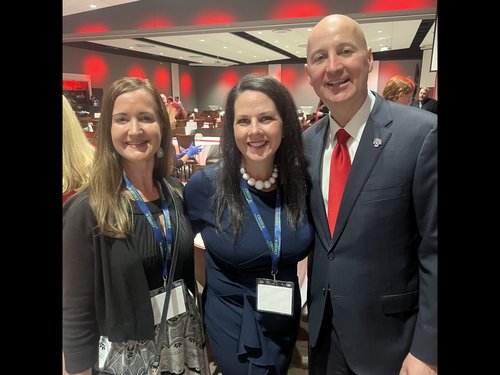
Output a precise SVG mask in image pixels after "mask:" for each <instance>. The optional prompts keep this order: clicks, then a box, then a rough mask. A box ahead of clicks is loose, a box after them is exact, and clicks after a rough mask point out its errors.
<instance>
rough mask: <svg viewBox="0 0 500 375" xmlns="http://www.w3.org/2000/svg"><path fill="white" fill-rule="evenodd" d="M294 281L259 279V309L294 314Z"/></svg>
mask: <svg viewBox="0 0 500 375" xmlns="http://www.w3.org/2000/svg"><path fill="white" fill-rule="evenodd" d="M293 288H294V285H293V282H291V281H279V280H272V279H263V278H258V279H257V311H261V312H271V313H275V314H282V315H293Z"/></svg>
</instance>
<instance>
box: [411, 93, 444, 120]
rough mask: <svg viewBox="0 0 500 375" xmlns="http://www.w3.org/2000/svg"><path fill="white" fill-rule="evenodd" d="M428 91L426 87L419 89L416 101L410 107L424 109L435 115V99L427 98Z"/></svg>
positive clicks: (436, 103)
mask: <svg viewBox="0 0 500 375" xmlns="http://www.w3.org/2000/svg"><path fill="white" fill-rule="evenodd" d="M429 90H430V89H429V88H428V87H421V88H420V91H419V92H418V100H415V101H414V102H413V103H412V106H414V107H418V108H421V109H425V110H426V111H429V112H432V113H435V114H436V115H437V113H438V102H437V100H436V99H432V98H431V97H429Z"/></svg>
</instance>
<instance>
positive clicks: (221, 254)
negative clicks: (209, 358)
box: [184, 165, 314, 375]
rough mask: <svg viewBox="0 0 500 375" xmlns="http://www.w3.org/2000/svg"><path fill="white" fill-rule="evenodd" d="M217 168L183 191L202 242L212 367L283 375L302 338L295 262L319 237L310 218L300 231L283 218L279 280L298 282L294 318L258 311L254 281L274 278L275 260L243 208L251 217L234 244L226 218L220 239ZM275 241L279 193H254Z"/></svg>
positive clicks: (230, 374) (228, 372)
mask: <svg viewBox="0 0 500 375" xmlns="http://www.w3.org/2000/svg"><path fill="white" fill-rule="evenodd" d="M215 178H216V166H215V165H213V166H208V167H206V168H204V169H202V170H200V171H198V172H196V173H195V174H194V175H193V176H192V177H191V179H190V180H189V182H188V183H187V185H186V187H185V190H184V202H185V205H186V213H187V214H188V216H189V218H190V220H191V223H192V226H193V231H194V232H195V233H198V232H201V236H202V238H203V241H204V243H205V249H206V254H205V261H206V285H205V289H204V291H203V301H204V303H203V305H204V309H203V311H204V317H205V325H206V330H207V334H208V339H209V341H210V347H211V350H212V353H213V355H214V357H215V361H216V363H217V365H218V366H219V368H220V370H221V371H222V373H223V374H224V375H240V374H248V375H255V374H259V375H260V374H268V375H271V374H274V375H275V374H280V375H281V374H286V373H287V368H288V365H289V363H290V360H291V357H292V353H293V349H294V346H295V342H296V339H297V334H298V327H299V319H300V309H301V299H300V290H299V285H298V278H297V262H299V261H300V260H301V259H304V258H305V257H306V256H307V255H308V254H309V251H310V249H311V247H312V244H313V240H314V232H313V227H312V224H311V222H310V221H309V218H308V216H307V215H306V217H305V218H304V220H303V221H302V222H301V224H300V225H299V227H298V228H297V231H296V232H292V231H291V229H290V227H289V226H288V225H287V220H286V212H285V211H284V210H283V211H282V214H281V231H282V235H281V240H282V245H281V258H280V261H279V264H278V273H277V275H276V279H277V280H286V281H292V282H293V283H294V285H295V286H294V303H293V315H292V316H287V315H281V314H273V313H267V312H266V313H264V312H258V311H256V310H255V290H256V279H257V278H259V277H262V278H272V276H271V254H270V252H269V248H268V247H267V245H266V242H265V240H264V237H263V235H262V232H261V231H260V229H259V227H258V226H257V223H256V222H255V218H254V216H253V214H252V211H251V210H250V208H249V206H248V204H247V203H246V201H244V202H245V203H244V207H245V209H246V211H247V218H246V221H245V222H244V225H243V230H242V231H241V233H240V236H239V237H238V238H235V236H234V234H233V231H232V226H231V225H230V221H229V217H228V216H227V211H226V212H225V215H224V216H223V222H224V223H227V225H225V226H224V228H225V229H224V232H223V235H221V236H219V235H218V234H217V232H216V230H215V214H214V210H213V208H212V207H211V205H210V203H211V197H212V196H213V194H214V192H215ZM249 190H250V192H251V194H252V197H253V199H254V201H255V203H256V205H257V207H258V209H259V211H260V214H261V215H262V218H263V220H264V223H265V226H266V228H267V230H268V232H269V233H270V235H271V237H272V238H273V236H274V208H275V202H276V191H277V190H274V191H271V192H262V191H258V190H256V189H254V188H251V187H249Z"/></svg>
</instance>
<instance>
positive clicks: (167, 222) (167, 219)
mask: <svg viewBox="0 0 500 375" xmlns="http://www.w3.org/2000/svg"><path fill="white" fill-rule="evenodd" d="M123 179H124V180H125V186H126V187H127V189H128V191H130V194H132V196H133V197H134V199H135V201H136V202H137V204H138V205H139V207H140V209H141V211H142V213H143V214H144V216H146V219H147V220H148V222H149V224H150V225H151V227H152V228H153V233H154V235H155V239H156V243H157V244H158V245H159V246H160V250H161V255H162V258H163V279H164V280H166V279H167V277H168V260H169V259H170V254H171V253H172V242H173V235H172V222H171V221H170V213H169V211H168V206H167V201H166V200H165V197H164V196H163V191H162V188H161V184H158V192H159V193H160V199H161V209H162V211H163V218H164V219H165V226H166V234H165V237H166V239H167V240H166V245H167V249H165V240H164V239H163V236H162V233H161V230H160V228H159V227H158V224H156V221H155V220H154V218H153V215H152V214H151V211H149V208H148V206H147V205H146V203H144V200H143V199H142V197H141V195H140V194H139V192H138V191H137V189H136V188H135V186H134V185H132V182H130V180H129V179H128V177H127V175H126V174H125V172H124V173H123Z"/></svg>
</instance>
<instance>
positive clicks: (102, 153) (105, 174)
mask: <svg viewBox="0 0 500 375" xmlns="http://www.w3.org/2000/svg"><path fill="white" fill-rule="evenodd" d="M136 90H144V91H146V92H147V93H148V94H149V95H151V98H152V99H153V103H154V106H155V109H156V119H157V121H158V123H159V125H160V130H161V141H160V148H161V149H163V154H164V156H163V157H162V158H157V157H155V158H154V160H155V164H154V169H153V179H154V180H156V181H161V180H162V179H163V178H164V177H167V176H168V171H169V168H168V165H169V161H170V160H169V159H170V158H171V156H170V155H171V153H170V152H169V145H170V144H171V138H170V122H169V119H168V115H167V110H166V108H165V105H164V104H163V101H162V100H161V97H160V93H159V92H158V91H157V90H156V88H155V87H154V86H153V85H152V84H151V83H150V82H149V81H147V80H143V79H140V78H120V79H118V80H116V81H115V82H113V83H112V84H111V86H110V87H109V89H108V90H107V91H106V93H105V94H104V97H103V99H102V102H101V103H102V105H101V117H100V120H99V127H98V129H97V139H98V142H97V148H96V157H95V163H94V165H93V167H92V172H91V176H90V186H89V203H90V207H91V208H92V211H93V212H94V215H95V217H96V219H97V224H98V226H99V229H100V231H101V233H102V234H104V235H106V236H110V237H113V238H125V237H126V236H127V234H129V233H130V229H131V227H132V215H131V213H130V202H129V199H128V198H127V197H126V196H125V195H124V194H123V191H124V190H125V189H126V187H125V185H124V184H123V167H122V162H121V156H120V155H119V154H118V153H117V152H116V151H115V148H114V146H113V140H112V138H111V126H112V123H113V120H112V117H113V107H114V105H115V101H116V98H118V96H120V95H122V94H124V93H126V92H131V91H136Z"/></svg>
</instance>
